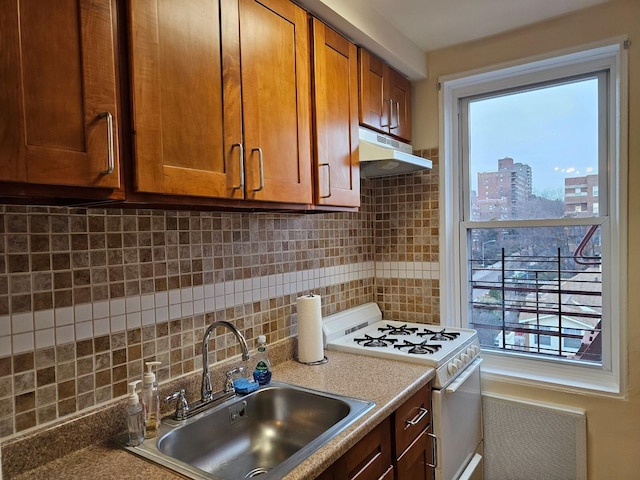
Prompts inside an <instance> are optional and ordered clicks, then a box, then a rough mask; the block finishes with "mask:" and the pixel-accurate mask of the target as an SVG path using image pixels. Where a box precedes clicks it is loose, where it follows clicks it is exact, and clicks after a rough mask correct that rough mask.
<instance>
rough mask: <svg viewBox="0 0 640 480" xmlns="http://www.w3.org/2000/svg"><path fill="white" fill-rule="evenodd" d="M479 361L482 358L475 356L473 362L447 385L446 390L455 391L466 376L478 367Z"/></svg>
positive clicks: (448, 391)
mask: <svg viewBox="0 0 640 480" xmlns="http://www.w3.org/2000/svg"><path fill="white" fill-rule="evenodd" d="M481 363H482V359H481V358H476V359H475V360H474V361H473V363H471V365H469V366H468V367H467V368H466V369H465V370H464V372H462V374H461V375H460V376H459V377H458V378H456V379H455V380H454V381H453V382H451V383H450V384H449V386H448V387H447V388H446V392H447V393H455V392H456V391H457V390H458V389H459V388H460V387H461V386H462V384H463V383H464V382H465V381H466V380H467V378H469V377H470V376H471V375H473V374H474V373H475V372H476V370H478V369H479V368H480V364H481Z"/></svg>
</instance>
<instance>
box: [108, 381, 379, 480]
mask: <svg viewBox="0 0 640 480" xmlns="http://www.w3.org/2000/svg"><path fill="white" fill-rule="evenodd" d="M373 406H374V403H373V402H369V401H366V400H360V399H356V398H352V397H346V396H342V395H335V394H331V393H327V392H320V391H315V390H311V389H308V388H304V387H299V386H295V385H289V384H284V383H279V382H277V383H276V382H273V383H272V384H271V385H269V386H266V387H261V388H260V389H258V390H256V391H254V392H252V393H250V394H248V395H244V396H235V397H233V398H231V399H229V400H227V401H225V402H223V403H221V404H219V405H215V406H213V407H211V408H210V409H209V410H207V411H204V412H202V413H200V414H198V415H196V416H194V417H193V418H190V419H188V420H185V421H183V422H179V423H175V422H163V424H162V426H161V427H160V433H159V435H158V437H157V438H154V439H148V440H145V442H144V443H143V444H142V445H140V446H137V447H128V446H125V445H124V444H123V443H122V442H120V443H121V446H123V447H125V448H126V449H127V450H129V451H130V452H132V453H135V454H137V455H140V456H142V457H145V458H147V459H149V460H151V461H153V462H155V463H157V464H160V465H162V466H164V467H167V468H169V469H172V470H175V471H176V472H179V473H180V474H182V475H185V476H187V477H189V478H194V479H216V480H217V479H219V480H236V479H237V480H240V479H245V478H260V479H265V480H266V479H280V478H282V477H283V476H285V475H286V474H287V473H289V472H290V471H291V470H293V469H294V468H295V467H296V466H297V465H298V464H299V463H301V462H302V461H303V460H305V459H306V458H307V457H309V456H310V455H311V454H312V453H314V452H315V451H317V450H318V449H320V448H321V447H322V446H323V445H325V444H326V443H327V442H328V441H329V440H331V439H332V438H333V437H335V436H336V435H337V434H339V433H340V432H341V431H343V430H344V429H345V428H347V427H348V426H349V425H350V424H351V423H353V422H354V421H355V420H356V419H357V418H359V417H360V416H362V415H363V414H364V413H365V412H367V411H368V410H370V409H371V408H373Z"/></svg>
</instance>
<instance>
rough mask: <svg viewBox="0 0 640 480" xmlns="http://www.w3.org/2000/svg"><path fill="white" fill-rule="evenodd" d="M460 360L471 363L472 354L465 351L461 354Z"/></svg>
mask: <svg viewBox="0 0 640 480" xmlns="http://www.w3.org/2000/svg"><path fill="white" fill-rule="evenodd" d="M460 360H462V363H469V360H470V356H469V355H468V354H466V353H463V354H461V355H460Z"/></svg>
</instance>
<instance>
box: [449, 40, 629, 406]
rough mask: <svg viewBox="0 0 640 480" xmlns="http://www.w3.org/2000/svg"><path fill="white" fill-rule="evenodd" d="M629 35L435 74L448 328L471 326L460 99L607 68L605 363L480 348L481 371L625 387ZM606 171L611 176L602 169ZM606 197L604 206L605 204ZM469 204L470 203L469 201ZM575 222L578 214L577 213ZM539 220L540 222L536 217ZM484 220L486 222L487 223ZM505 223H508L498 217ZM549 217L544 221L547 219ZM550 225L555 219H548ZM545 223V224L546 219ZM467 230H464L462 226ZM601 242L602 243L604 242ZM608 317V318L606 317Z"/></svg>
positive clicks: (553, 384) (598, 387)
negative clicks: (483, 65)
mask: <svg viewBox="0 0 640 480" xmlns="http://www.w3.org/2000/svg"><path fill="white" fill-rule="evenodd" d="M626 40H627V39H626V37H618V38H616V39H611V40H607V41H604V42H599V43H598V44H591V45H588V46H584V47H579V48H575V49H571V50H565V51H561V52H552V53H550V54H547V55H541V56H537V57H534V58H527V59H522V60H521V61H518V62H512V63H509V64H502V65H497V66H493V67H488V68H485V69H482V70H475V71H471V72H464V73H461V74H456V75H449V76H446V77H441V78H440V79H439V80H438V85H439V86H440V92H439V111H440V146H441V147H440V158H441V159H442V163H441V166H440V185H441V188H440V205H441V221H440V281H441V289H440V291H441V301H440V305H441V312H440V313H441V319H442V323H443V324H445V325H450V326H457V327H465V326H466V316H467V315H466V312H465V311H464V310H465V308H466V307H465V306H464V305H466V296H465V290H466V286H465V285H464V283H463V280H464V279H466V274H465V273H464V271H465V268H466V267H465V264H466V262H465V261H464V259H465V258H466V244H465V242H466V239H465V238H464V236H463V235H462V231H463V227H462V223H463V222H464V219H465V217H464V209H465V208H467V209H468V208H469V206H467V205H466V204H465V202H466V199H465V194H464V188H463V186H464V184H463V183H462V182H464V181H468V178H466V177H467V176H468V173H465V170H466V171H468V169H465V168H463V165H461V162H460V160H459V159H460V158H461V153H462V151H463V148H464V146H463V145H462V139H463V138H464V132H463V131H462V128H464V127H463V126H462V125H461V122H460V121H459V119H460V113H461V112H460V100H461V99H463V98H468V97H474V96H478V95H483V94H489V93H491V92H497V91H504V90H508V89H511V88H517V87H519V86H525V85H531V84H541V83H545V82H553V81H554V80H558V79H562V78H571V77H575V76H579V75H583V74H586V73H590V72H597V71H600V70H607V71H609V82H608V92H607V97H608V108H609V110H608V119H607V133H606V134H607V142H606V146H607V151H606V153H605V155H606V158H608V162H607V167H606V168H607V169H606V170H603V169H602V168H603V167H602V165H600V166H599V171H600V172H602V175H601V176H602V177H604V178H601V179H600V180H599V182H607V184H606V185H604V186H606V189H605V188H602V186H603V184H602V183H600V185H601V188H600V191H604V192H607V198H606V199H605V198H603V197H604V196H601V197H600V203H601V205H600V207H602V208H600V212H602V213H599V214H598V216H597V217H595V218H594V217H592V218H589V219H586V220H587V221H588V222H594V220H597V221H598V222H599V223H600V224H601V228H602V232H603V233H602V234H603V236H604V235H607V237H608V245H609V248H608V249H603V252H602V262H603V272H602V275H603V277H602V278H603V285H602V289H603V292H602V299H603V313H602V317H603V322H602V323H603V333H602V345H603V347H602V350H603V352H602V356H603V358H602V360H603V365H602V367H600V366H592V365H586V364H572V363H571V362H557V361H549V360H546V359H544V358H532V356H531V355H519V354H514V353H512V352H493V351H488V350H483V357H484V359H485V364H484V366H483V376H484V377H485V378H494V379H497V380H506V381H509V382H515V383H521V384H527V385H535V386H543V387H549V388H553V389H556V390H558V389H560V390H566V391H581V392H582V391H585V390H587V391H590V392H592V393H598V394H602V395H610V396H620V395H623V394H624V391H625V382H624V378H625V363H624V362H623V359H624V358H626V341H625V333H626V308H625V307H626V282H627V271H626V268H627V267H626V259H627V239H626V228H627V226H626V214H627V143H628V142H627V78H628V77H627V55H626V49H625V45H626ZM605 173H606V175H604V174H605ZM603 202H606V206H605V205H602V203H603ZM469 203H470V202H469ZM574 220H578V219H574ZM531 222H532V223H533V224H534V226H535V223H536V221H535V220H533V221H531ZM489 223H490V222H487V224H486V225H484V226H487V227H489V226H491V225H489ZM495 223H497V224H499V225H504V224H505V223H509V222H504V221H498V222H495ZM549 223H550V222H549V221H544V225H548V224H549ZM551 223H552V222H551ZM541 225H542V224H541ZM465 231H466V229H465ZM603 243H604V241H603ZM605 319H606V321H605Z"/></svg>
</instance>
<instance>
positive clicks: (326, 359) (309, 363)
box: [295, 355, 329, 366]
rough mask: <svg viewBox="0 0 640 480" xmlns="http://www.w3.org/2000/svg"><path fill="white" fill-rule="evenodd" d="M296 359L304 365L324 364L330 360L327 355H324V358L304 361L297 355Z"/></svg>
mask: <svg viewBox="0 0 640 480" xmlns="http://www.w3.org/2000/svg"><path fill="white" fill-rule="evenodd" d="M295 360H296V362H298V363H301V364H303V365H309V366H313V365H324V364H325V363H327V362H328V361H329V359H328V358H327V356H326V355H325V356H324V358H323V359H322V360H316V361H315V362H302V361H301V360H300V359H299V358H298V357H295Z"/></svg>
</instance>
